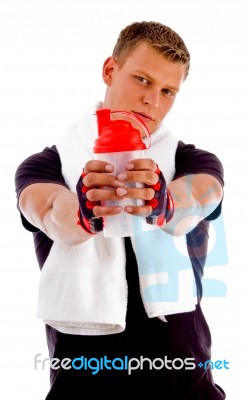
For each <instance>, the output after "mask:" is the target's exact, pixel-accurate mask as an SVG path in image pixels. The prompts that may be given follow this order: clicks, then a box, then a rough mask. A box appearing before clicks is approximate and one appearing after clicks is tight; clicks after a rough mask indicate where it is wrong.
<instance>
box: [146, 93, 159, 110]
mask: <svg viewBox="0 0 246 400" xmlns="http://www.w3.org/2000/svg"><path fill="white" fill-rule="evenodd" d="M159 101H160V95H159V93H157V92H155V91H154V90H153V91H148V93H146V94H145V96H144V99H143V102H144V104H146V105H149V106H151V107H154V108H158V107H159Z"/></svg>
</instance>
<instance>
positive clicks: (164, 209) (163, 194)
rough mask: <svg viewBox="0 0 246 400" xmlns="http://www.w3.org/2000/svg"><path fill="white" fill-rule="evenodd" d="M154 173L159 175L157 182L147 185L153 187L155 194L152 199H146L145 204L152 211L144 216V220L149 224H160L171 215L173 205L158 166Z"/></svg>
mask: <svg viewBox="0 0 246 400" xmlns="http://www.w3.org/2000/svg"><path fill="white" fill-rule="evenodd" d="M155 173H156V174H157V175H158V177H159V180H158V182H157V183H156V184H155V185H148V186H147V187H149V188H152V189H154V191H155V196H154V197H153V199H151V200H148V201H146V204H149V205H150V206H151V207H152V209H153V210H152V213H151V214H150V215H149V216H148V217H146V221H147V223H148V224H150V225H158V226H162V225H164V224H165V223H166V222H168V221H170V220H171V218H172V217H173V214H174V205H173V199H172V196H171V193H170V191H169V189H168V188H167V185H166V180H165V178H164V176H163V174H162V172H161V171H160V169H159V167H158V166H157V170H156V171H155Z"/></svg>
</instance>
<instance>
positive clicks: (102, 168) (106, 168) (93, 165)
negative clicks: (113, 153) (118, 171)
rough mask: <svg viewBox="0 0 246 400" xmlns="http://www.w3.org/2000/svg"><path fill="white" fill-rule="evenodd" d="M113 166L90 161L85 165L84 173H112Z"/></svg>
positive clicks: (104, 162)
mask: <svg viewBox="0 0 246 400" xmlns="http://www.w3.org/2000/svg"><path fill="white" fill-rule="evenodd" d="M113 171H114V166H113V165H112V164H109V163H108V162H106V161H99V160H90V161H88V162H87V163H86V164H85V167H84V173H85V174H88V173H89V172H113Z"/></svg>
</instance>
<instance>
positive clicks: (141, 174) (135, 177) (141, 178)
mask: <svg viewBox="0 0 246 400" xmlns="http://www.w3.org/2000/svg"><path fill="white" fill-rule="evenodd" d="M155 170H156V165H155ZM117 178H118V181H120V182H140V183H144V184H145V185H155V184H156V183H157V182H158V180H159V177H158V175H157V174H156V173H155V172H154V171H149V170H145V171H135V170H134V171H127V172H125V173H121V174H119V175H118V176H117Z"/></svg>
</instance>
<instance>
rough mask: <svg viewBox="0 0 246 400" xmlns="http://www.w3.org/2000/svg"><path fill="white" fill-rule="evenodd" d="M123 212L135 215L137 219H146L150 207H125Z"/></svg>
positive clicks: (149, 212) (150, 211)
mask: <svg viewBox="0 0 246 400" xmlns="http://www.w3.org/2000/svg"><path fill="white" fill-rule="evenodd" d="M124 211H125V212H126V213H128V214H131V215H137V216H139V217H148V216H149V215H150V214H151V213H152V207H151V206H149V205H145V206H125V207H124Z"/></svg>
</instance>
